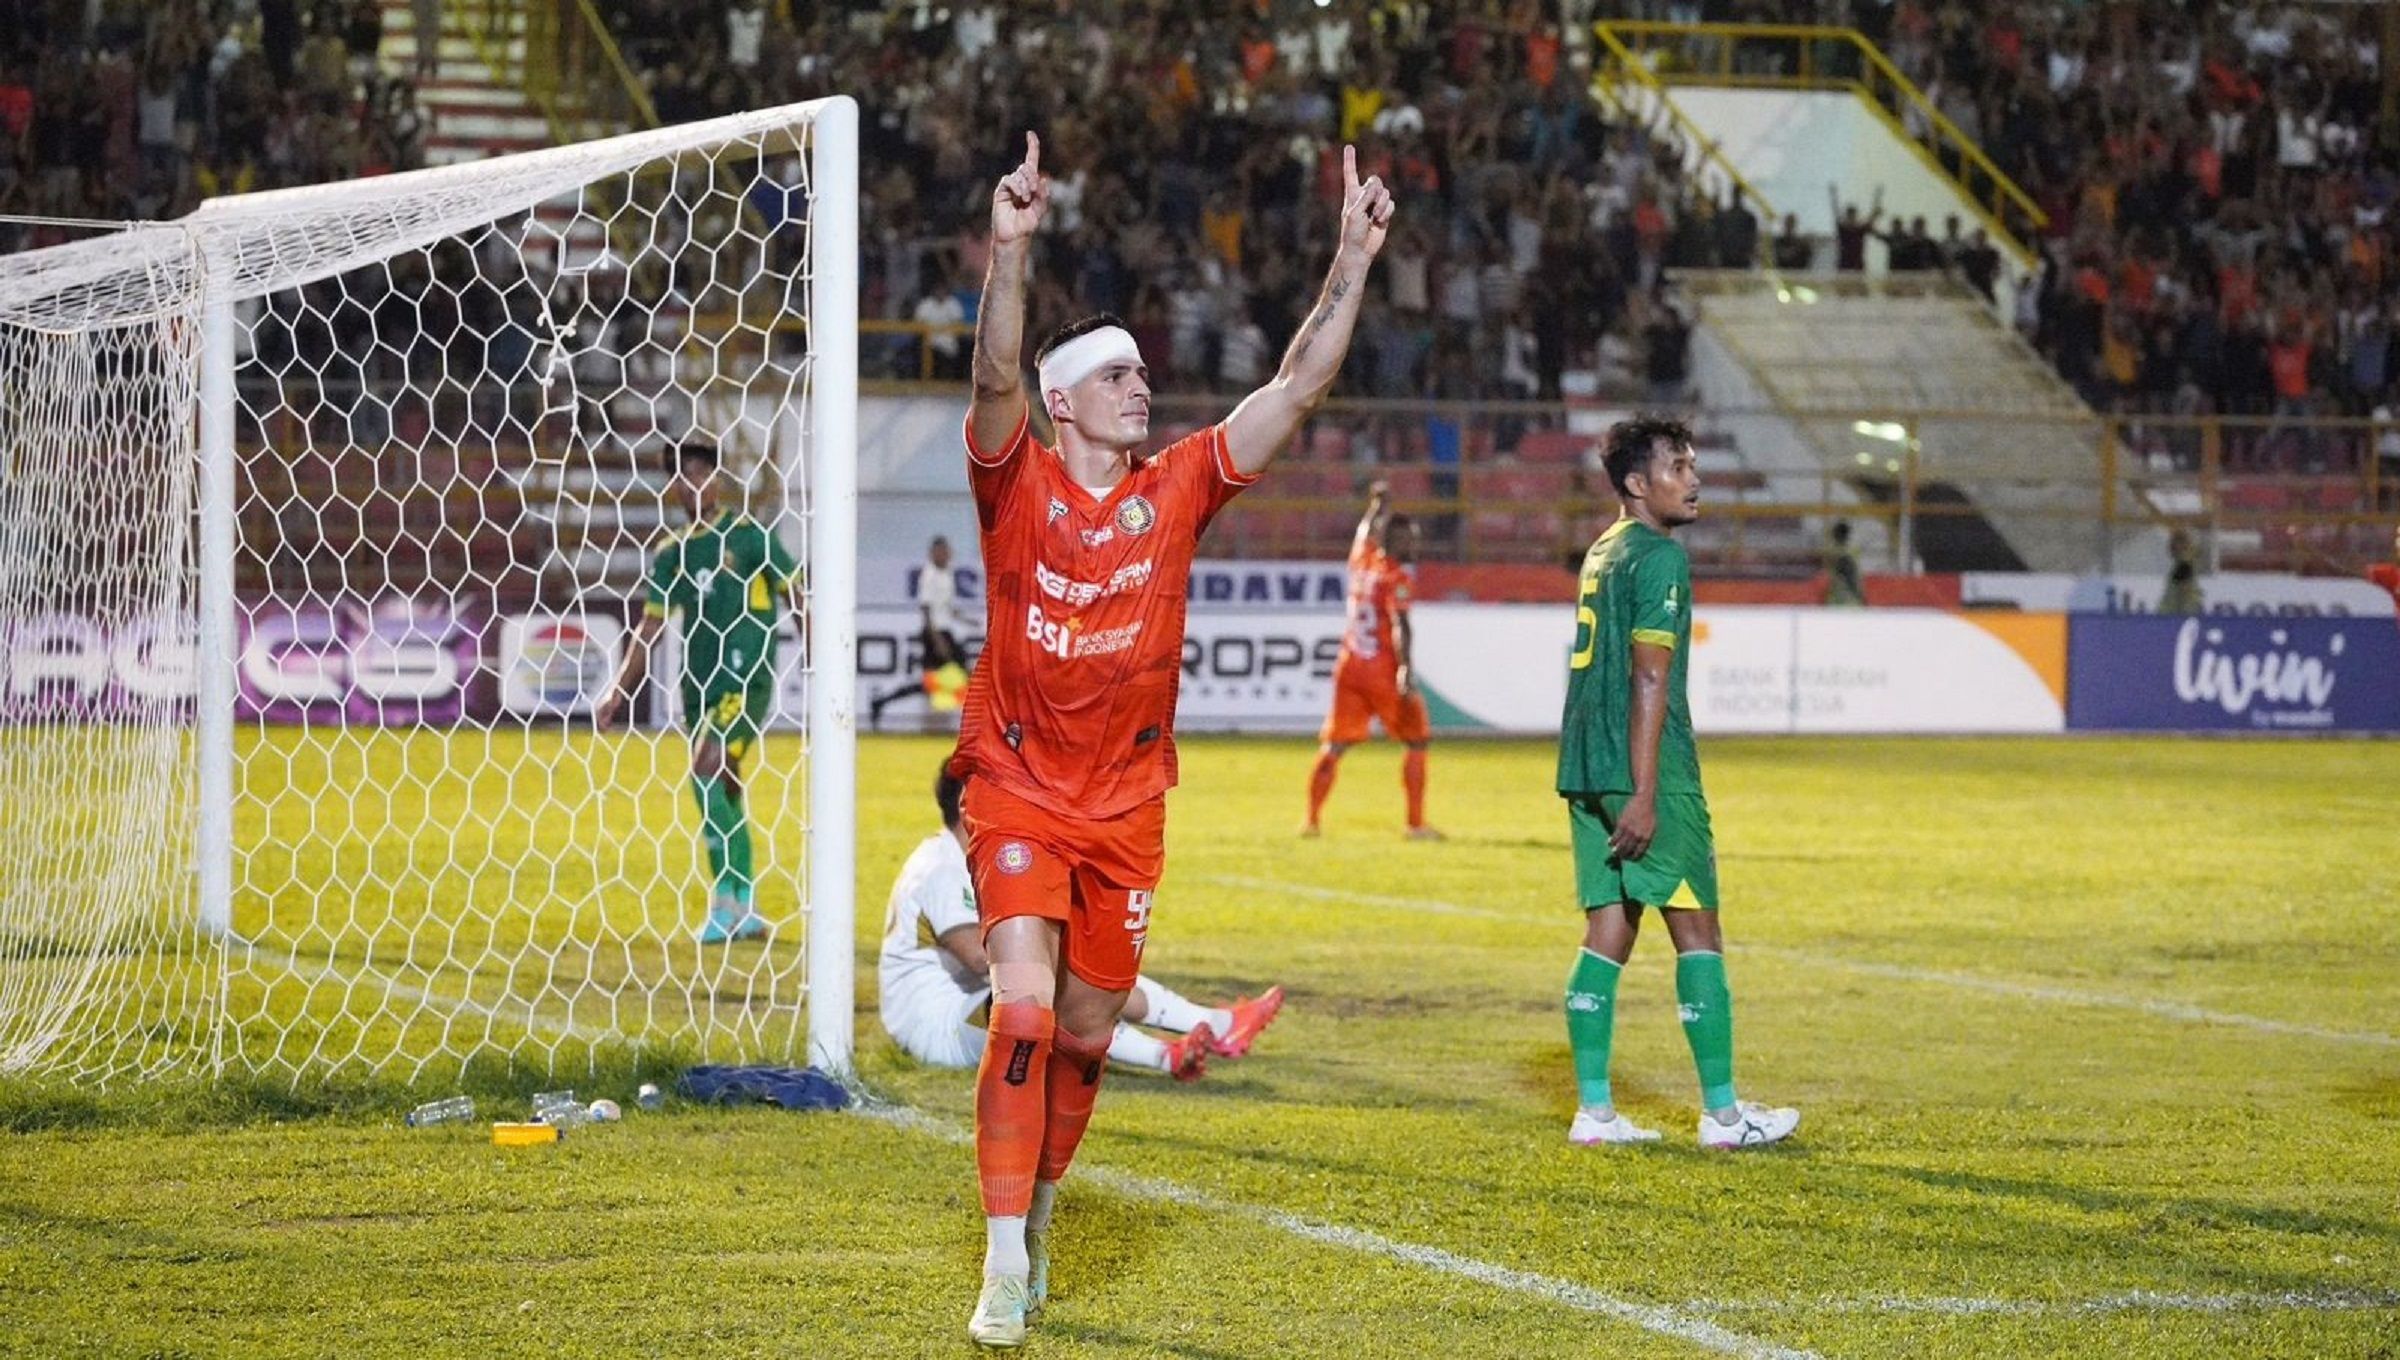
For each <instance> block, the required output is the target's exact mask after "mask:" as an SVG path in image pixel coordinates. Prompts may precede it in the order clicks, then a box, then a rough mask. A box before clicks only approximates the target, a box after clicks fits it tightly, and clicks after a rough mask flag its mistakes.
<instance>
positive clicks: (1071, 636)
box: [1025, 604, 1142, 661]
mask: <svg viewBox="0 0 2400 1360" xmlns="http://www.w3.org/2000/svg"><path fill="white" fill-rule="evenodd" d="M1141 632H1142V621H1141V620H1139V619H1136V620H1134V621H1133V622H1132V623H1128V624H1124V625H1121V626H1119V627H1116V628H1103V629H1101V630H1100V631H1099V632H1096V633H1086V632H1084V631H1083V620H1082V619H1079V618H1077V619H1068V620H1067V621H1066V622H1064V623H1055V622H1052V621H1051V618H1050V616H1049V615H1047V614H1045V613H1043V612H1042V607H1041V606H1040V605H1038V604H1036V605H1028V606H1026V608H1025V638H1026V640H1027V641H1029V642H1031V643H1032V644H1033V645H1034V646H1036V647H1039V648H1041V649H1042V650H1043V651H1045V652H1048V653H1050V654H1051V655H1052V656H1055V657H1058V658H1059V659H1060V660H1062V661H1071V660H1073V659H1075V658H1076V657H1081V656H1106V655H1108V654H1109V653H1111V652H1121V651H1124V650H1125V649H1126V648H1128V647H1131V646H1132V645H1133V643H1134V639H1135V638H1137V637H1140V636H1141Z"/></svg>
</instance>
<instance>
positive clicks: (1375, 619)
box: [1300, 482, 1442, 841]
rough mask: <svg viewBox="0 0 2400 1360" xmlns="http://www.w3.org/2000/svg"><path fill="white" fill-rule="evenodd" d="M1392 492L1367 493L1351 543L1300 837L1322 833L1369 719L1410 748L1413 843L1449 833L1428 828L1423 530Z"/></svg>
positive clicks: (1405, 765)
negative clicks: (1420, 600) (1416, 577)
mask: <svg viewBox="0 0 2400 1360" xmlns="http://www.w3.org/2000/svg"><path fill="white" fill-rule="evenodd" d="M1390 504H1391V488H1390V487H1389V486H1387V485H1385V484H1384V483H1382V482H1377V483H1376V484H1375V485H1374V486H1373V487H1371V488H1369V489H1368V492H1367V513H1366V514H1364V515H1362V516H1360V517H1359V521H1358V532H1357V534H1355V535H1353V536H1352V538H1351V540H1350V582H1349V604H1348V613H1349V617H1348V618H1347V619H1346V620H1345V621H1344V623H1343V625H1342V654H1341V656H1340V657H1339V658H1338V659H1336V660H1335V661H1334V663H1333V711H1332V712H1331V713H1328V714H1327V715H1326V716H1325V726H1324V728H1323V729H1322V730H1321V731H1320V732H1319V733H1318V734H1317V741H1318V743H1319V744H1318V746H1317V766H1316V768H1315V769H1314V770H1312V771H1310V772H1309V776H1308V820H1307V821H1306V822H1303V823H1302V824H1301V826H1300V834H1301V835H1303V836H1314V835H1316V834H1318V827H1317V816H1318V814H1319V813H1320V812H1322V811H1323V810H1324V807H1325V796H1326V795H1327V794H1329V793H1332V792H1333V778H1334V774H1335V773H1336V771H1337V769H1338V767H1339V766H1340V764H1341V759H1342V752H1344V751H1347V750H1349V749H1350V748H1351V747H1353V746H1356V745H1357V744H1358V743H1360V742H1362V741H1365V740H1366V739H1367V722H1368V720H1369V719H1374V720H1375V721H1378V722H1381V723H1382V724H1383V733H1384V735H1385V736H1387V737H1390V738H1391V739H1392V740H1394V741H1397V742H1400V743H1402V744H1404V745H1406V746H1407V747H1408V754H1407V755H1405V756H1403V757H1401V760H1400V780H1401V783H1402V785H1403V786H1404V787H1405V788H1406V789H1407V790H1408V836H1409V839H1410V840H1419V841H1438V840H1440V839H1441V838H1442V833H1441V832H1439V831H1436V830H1434V829H1433V828H1432V827H1430V826H1427V825H1425V742H1426V739H1427V737H1428V736H1429V735H1430V728H1431V724H1430V722H1429V721H1428V720H1427V718H1426V714H1425V696H1424V695H1422V694H1420V693H1418V692H1417V685H1416V678H1415V676H1414V675H1413V674H1412V673H1411V670H1412V668H1411V666H1410V664H1409V663H1410V657H1411V654H1412V653H1411V645H1412V643H1413V642H1414V639H1415V631H1414V630H1413V629H1412V628H1410V627H1409V622H1408V601H1409V571H1408V569H1409V568H1410V567H1411V566H1413V565H1414V564H1415V563H1416V560H1417V526H1416V522H1415V521H1414V520H1411V519H1410V518H1409V517H1408V516H1406V515H1395V514H1392V513H1391V511H1390V509H1389V506H1390Z"/></svg>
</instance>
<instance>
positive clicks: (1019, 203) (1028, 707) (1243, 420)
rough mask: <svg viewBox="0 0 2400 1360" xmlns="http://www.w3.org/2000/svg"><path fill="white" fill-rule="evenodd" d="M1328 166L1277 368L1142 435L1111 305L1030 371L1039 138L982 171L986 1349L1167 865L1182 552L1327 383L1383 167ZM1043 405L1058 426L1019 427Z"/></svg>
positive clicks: (1133, 382) (1022, 1313) (1013, 1325)
mask: <svg viewBox="0 0 2400 1360" xmlns="http://www.w3.org/2000/svg"><path fill="white" fill-rule="evenodd" d="M1342 165H1343V180H1344V190H1343V197H1342V210H1341V225H1340V237H1339V240H1338V242H1337V243H1336V246H1335V249H1334V256H1333V264H1332V267H1331V268H1330V269H1329V270H1328V271H1327V274H1326V279H1325V287H1324V291H1323V293H1322V294H1320V295H1319V297H1318V299H1317V302H1316V305H1315V306H1314V307H1313V308H1311V309H1310V311H1309V314H1308V316H1307V318H1306V319H1305V320H1303V321H1302V322H1301V323H1300V328H1299V330H1298V332H1297V333H1296V334H1294V336H1293V337H1292V343H1291V347H1290V348H1289V349H1288V350H1287V351H1286V352H1285V354H1284V357H1283V363H1282V365H1281V366H1280V367H1279V368H1278V369H1277V370H1276V373H1275V376H1274V378H1272V379H1271V380H1269V381H1268V383H1267V384H1266V385H1265V386H1263V387H1261V388H1259V389H1258V390H1257V391H1255V392H1252V393H1251V394H1250V395H1249V396H1247V397H1245V398H1243V399H1242V401H1241V403H1240V404H1239V405H1237V406H1235V407H1234V409H1233V411H1232V413H1231V414H1229V415H1228V416H1226V418H1225V420H1224V421H1223V423H1221V424H1217V425H1212V426H1210V427H1208V428H1207V429H1204V430H1201V431H1199V432H1198V433H1196V434H1192V435H1188V436H1186V437H1185V438H1183V439H1180V440H1177V441H1176V442H1175V443H1173V444H1170V445H1168V446H1167V447H1166V448H1163V449H1160V450H1158V451H1157V452H1156V453H1153V454H1150V455H1148V456H1146V457H1143V456H1137V451H1138V450H1139V449H1141V448H1142V447H1143V445H1144V444H1146V443H1147V442H1148V440H1149V438H1150V379H1149V370H1148V368H1147V367H1145V366H1144V365H1143V363H1142V353H1141V347H1140V346H1139V345H1138V344H1136V343H1135V341H1134V338H1133V336H1132V334H1131V333H1130V332H1129V331H1127V330H1126V329H1125V328H1124V327H1123V326H1122V325H1120V324H1118V323H1117V322H1116V321H1115V320H1114V319H1113V318H1110V317H1106V316H1094V317H1087V318H1085V319H1084V320H1082V321H1079V322H1074V323H1071V324H1069V325H1068V326H1066V327H1064V328H1062V329H1061V330H1060V331H1059V332H1058V333H1057V334H1056V335H1054V336H1053V337H1052V338H1051V339H1050V341H1049V342H1048V343H1046V344H1044V345H1043V346H1042V347H1041V348H1040V350H1038V351H1037V352H1036V353H1035V355H1034V366H1035V379H1036V385H1035V387H1034V389H1033V390H1032V392H1030V393H1028V392H1027V390H1026V387H1025V373H1024V368H1023V348H1024V333H1025V294H1026V290H1027V285H1028V277H1029V275H1030V273H1031V265H1032V255H1033V252H1032V244H1033V236H1034V233H1035V232H1036V231H1037V230H1038V229H1039V228H1040V226H1041V222H1042V213H1043V210H1044V208H1045V207H1046V206H1047V204H1048V201H1049V192H1050V191H1049V181H1048V180H1046V179H1044V178H1043V176H1042V165H1041V143H1040V142H1039V141H1038V140H1036V139H1035V138H1034V137H1032V136H1031V135H1028V136H1027V137H1026V139H1025V158H1024V160H1023V161H1022V162H1021V163H1020V164H1019V165H1018V166H1017V168H1016V169H1014V170H1012V171H1010V172H1009V173H1008V174H1007V175H1006V176H1005V177H1003V178H1002V179H1001V181H1000V182H999V183H998V184H997V185H995V186H994V187H993V190H992V251H991V265H990V269H989V271H988V272H987V273H986V275H985V277H984V285H983V304H982V306H981V308H980V309H979V310H978V311H977V313H976V322H975V363H974V381H973V387H972V390H971V391H970V392H969V394H968V401H967V424H966V445H967V448H966V454H967V482H968V485H969V486H970V487H971V488H972V489H973V491H974V494H975V514H976V520H977V527H978V529H979V531H980V534H981V539H982V549H983V553H982V556H983V567H984V578H985V581H986V587H987V588H986V599H987V600H988V601H989V605H990V609H989V616H988V619H987V622H986V627H985V630H984V632H985V640H984V650H983V655H982V657H981V659H980V660H979V661H978V662H977V663H976V667H975V675H974V678H973V679H972V680H971V681H969V682H968V685H967V700H966V707H965V709H964V711H963V713H962V715H961V720H960V724H959V746H958V754H957V756H956V757H955V758H954V759H953V762H952V765H951V771H952V773H954V774H957V775H958V776H960V777H961V778H964V779H967V780H968V784H967V792H966V802H965V807H964V815H965V821H966V828H967V866H968V873H969V874H970V876H971V877H972V878H973V880H974V884H975V905H976V910H977V912H978V913H979V915H980V918H981V920H982V923H983V944H984V950H985V953H986V954H987V955H988V956H989V957H990V959H991V964H992V970H991V971H992V1026H991V1042H990V1043H989V1044H987V1045H986V1046H985V1048H984V1050H983V1063H982V1066H981V1067H980V1068H979V1069H978V1070H977V1073H976V1077H975V1166H976V1176H977V1181H978V1183H979V1185H980V1187H981V1190H982V1200H983V1212H984V1261H983V1288H982V1292H981V1294H980V1295H979V1296H978V1298H977V1300H976V1304H975V1311H974V1313H973V1314H972V1315H971V1316H970V1318H969V1320H968V1323H967V1333H968V1335H969V1336H971V1337H973V1338H974V1339H975V1340H976V1341H978V1342H981V1343H983V1344H985V1345H988V1346H1017V1345H1022V1344H1023V1343H1024V1340H1025V1328H1026V1321H1027V1319H1028V1318H1029V1317H1031V1316H1032V1315H1034V1314H1035V1313H1036V1312H1038V1311H1039V1310H1040V1308H1041V1307H1042V1305H1043V1302H1044V1300H1045V1299H1046V1298H1047V1296H1048V1292H1049V1248H1048V1241H1049V1229H1050V1215H1051V1210H1052V1207H1053V1206H1054V1204H1055V1203H1056V1199H1057V1194H1058V1185H1059V1181H1060V1180H1061V1179H1062V1178H1063V1177H1064V1176H1065V1175H1066V1173H1067V1168H1068V1165H1069V1164H1070V1163H1071V1162H1072V1161H1073V1160H1074V1156H1075V1149H1076V1148H1077V1147H1078V1146H1080V1145H1081V1144H1082V1142H1083V1133H1084V1129H1085V1128H1086V1127H1087V1126H1088V1125H1089V1124H1090V1122H1091V1118H1092V1107H1093V1104H1094V1101H1095V1099H1096V1098H1097V1096H1098V1094H1099V1086H1100V1079H1101V1075H1102V1073H1103V1072H1104V1071H1105V1069H1106V1067H1107V1063H1108V1044H1109V1038H1110V1036H1111V1035H1112V1034H1114V1033H1115V1031H1116V1025H1117V1017H1118V1015H1119V1014H1120V1013H1121V1012H1122V1011H1123V1010H1124V1008H1125V1003H1126V999H1127V997H1128V996H1129V995H1130V994H1131V993H1132V991H1133V985H1134V979H1135V977H1136V976H1137V975H1138V974H1139V973H1140V971H1141V958H1142V946H1143V943H1144V942H1145V941H1146V940H1147V939H1148V937H1149V930H1150V905H1151V903H1150V894H1151V891H1152V890H1153V889H1154V888H1156V887H1157V885H1158V880H1159V877H1160V875H1161V874H1162V873H1164V872H1165V867H1166V793H1167V790H1168V789H1170V788H1172V787H1173V786H1174V784H1175V770H1176V766H1175V731H1174V727H1175V699H1176V694H1177V691H1178V688H1179V686H1180V683H1181V680H1182V675H1183V642H1184V633H1185V621H1184V602H1185V599H1186V596H1187V594H1188V591H1189V588H1190V585H1191V574H1192V557H1193V555H1194V554H1195V553H1196V552H1197V551H1198V549H1199V543H1200V536H1201V535H1202V534H1203V533H1204V532H1206V530H1207V528H1208V524H1209V521H1210V520H1212V519H1213V518H1215V516H1216V514H1217V512H1218V511H1219V510H1221V509H1223V508H1224V506H1225V505H1226V504H1227V503H1228V502H1230V501H1231V500H1232V499H1233V497H1234V496H1235V495H1237V494H1238V493H1239V492H1240V491H1241V490H1242V489H1243V488H1244V487H1247V486H1249V485H1250V484H1251V483H1252V482H1254V481H1256V480H1257V479H1258V477H1259V475H1260V474H1261V473H1263V472H1265V471H1266V468H1267V465H1268V464H1269V463H1271V462H1273V461H1274V459H1275V456H1276V455H1277V454H1278V453H1280V452H1282V450H1283V448H1284V446H1285V445H1287V444H1289V443H1290V442H1291V440H1292V437H1293V436H1294V435H1295V434H1297V433H1298V432H1299V429H1300V423H1301V421H1303V420H1304V419H1306V418H1307V416H1308V414H1309V413H1310V412H1311V411H1313V410H1315V409H1316V408H1317V406H1318V405H1319V404H1320V403H1322V402H1323V401H1324V399H1325V394H1326V393H1327V392H1328V391H1330V390H1331V389H1332V387H1333V380H1334V377H1335V375H1336V374H1338V373H1339V372H1340V371H1341V367H1342V358H1343V356H1344V355H1345V354H1347V353H1348V352H1349V349H1350V333H1351V330H1352V328H1353V327H1355V326H1356V325H1357V324H1358V313H1359V307H1360V304H1361V303H1362V302H1363V300H1364V299H1365V295H1366V284H1367V269H1368V266H1369V265H1370V264H1371V263H1372V262H1373V261H1374V258H1375V253H1376V252H1377V251H1378V250H1380V249H1382V247H1383V240H1384V233H1385V231H1386V229H1387V228H1388V226H1389V224H1390V222H1391V215H1392V197H1391V194H1390V192H1389V191H1388V190H1386V189H1385V188H1384V186H1383V183H1382V181H1381V180H1379V179H1376V178H1373V177H1370V178H1368V179H1367V180H1365V181H1363V182H1362V181H1361V180H1360V179H1359V177H1358V169H1357V165H1358V162H1357V157H1356V155H1355V153H1353V152H1351V151H1349V150H1347V149H1345V150H1344V152H1343V153H1342ZM1032 402H1039V403H1041V406H1042V412H1043V414H1044V415H1045V416H1047V417H1048V418H1049V421H1050V424H1051V427H1052V428H1053V429H1054V430H1055V431H1056V436H1057V440H1058V446H1057V448H1056V449H1052V448H1050V447H1049V446H1047V445H1044V444H1042V443H1041V442H1040V441H1038V440H1036V439H1035V438H1034V436H1033V432H1032V428H1031V418H1032V409H1031V403H1032ZM1106 1254H1107V1253H1106V1252H1105V1251H1102V1252H1100V1253H1098V1255H1100V1256H1105V1255H1106ZM1095 1259H1097V1257H1095Z"/></svg>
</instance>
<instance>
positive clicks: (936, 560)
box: [867, 534, 967, 728]
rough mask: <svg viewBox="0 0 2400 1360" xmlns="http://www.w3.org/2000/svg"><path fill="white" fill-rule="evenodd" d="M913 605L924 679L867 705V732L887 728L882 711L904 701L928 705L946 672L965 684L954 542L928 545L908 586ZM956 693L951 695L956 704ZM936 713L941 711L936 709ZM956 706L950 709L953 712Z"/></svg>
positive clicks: (962, 622) (940, 539)
mask: <svg viewBox="0 0 2400 1360" xmlns="http://www.w3.org/2000/svg"><path fill="white" fill-rule="evenodd" d="M908 594H909V599H910V600H911V602H913V603H914V604H915V605H916V606H917V649H918V652H919V654H920V665H919V669H920V672H921V675H922V678H921V679H919V680H916V681H912V682H911V683H909V684H905V685H902V686H900V687H899V688H897V689H894V690H892V691H890V692H889V693H885V694H879V695H876V696H875V698H874V699H873V700H872V701H870V702H869V703H868V704H867V726H868V727H869V728H880V727H881V726H883V710H884V708H885V707H886V706H887V705H890V704H896V703H898V702H900V701H901V700H902V699H919V698H922V699H925V700H927V701H928V702H932V701H933V699H934V697H935V695H936V693H937V692H938V691H939V690H940V689H941V687H942V683H943V681H944V679H945V676H944V672H945V671H947V670H953V669H955V671H956V672H957V675H956V677H955V678H956V681H957V683H958V685H960V686H962V687H963V686H964V685H965V683H966V665H967V649H966V645H965V644H964V643H961V642H960V641H959V640H958V638H959V634H961V633H963V632H965V631H966V621H965V619H964V618H963V617H962V616H961V615H960V614H959V612H958V578H957V577H955V576H953V575H952V574H951V572H950V540H949V539H947V538H943V537H941V536H940V535H938V534H937V535H935V537H934V540H933V541H932V542H931V543H928V544H926V545H925V560H924V562H923V563H921V564H919V565H918V567H917V574H916V579H915V580H913V581H911V582H909V587H908ZM956 693H957V691H955V690H953V691H952V692H951V694H952V698H953V699H955V697H956ZM936 707H937V708H939V707H942V705H939V704H937V705H936ZM957 707H958V705H957V704H956V703H955V702H953V703H950V704H949V705H948V708H949V709H951V710H952V711H955V710H956V709H957Z"/></svg>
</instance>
